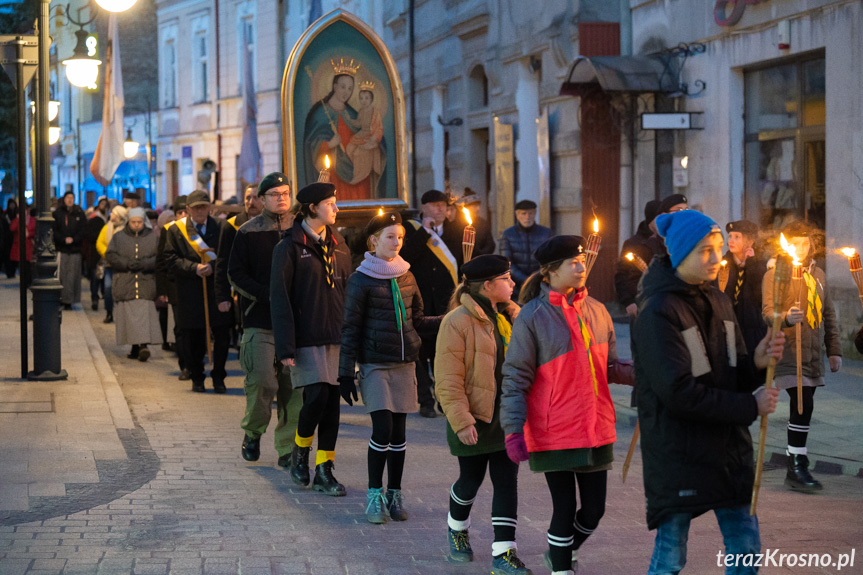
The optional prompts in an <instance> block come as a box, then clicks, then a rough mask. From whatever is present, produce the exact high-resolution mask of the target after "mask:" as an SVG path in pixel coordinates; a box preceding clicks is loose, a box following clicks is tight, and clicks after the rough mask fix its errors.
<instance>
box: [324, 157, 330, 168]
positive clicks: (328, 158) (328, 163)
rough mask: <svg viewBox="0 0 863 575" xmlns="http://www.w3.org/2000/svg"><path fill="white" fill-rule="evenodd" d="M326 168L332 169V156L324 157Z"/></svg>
mask: <svg viewBox="0 0 863 575" xmlns="http://www.w3.org/2000/svg"><path fill="white" fill-rule="evenodd" d="M324 167H325V168H326V169H328V170H329V169H330V156H329V155H324Z"/></svg>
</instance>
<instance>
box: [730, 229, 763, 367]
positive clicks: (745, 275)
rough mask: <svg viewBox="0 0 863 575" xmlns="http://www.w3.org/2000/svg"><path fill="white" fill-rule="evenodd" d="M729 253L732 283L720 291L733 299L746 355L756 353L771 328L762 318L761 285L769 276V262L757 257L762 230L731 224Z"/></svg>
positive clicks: (732, 302)
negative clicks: (768, 327) (759, 236)
mask: <svg viewBox="0 0 863 575" xmlns="http://www.w3.org/2000/svg"><path fill="white" fill-rule="evenodd" d="M725 231H726V232H727V233H728V252H727V253H726V254H725V261H726V269H727V270H728V281H727V283H726V284H725V285H724V286H723V285H720V286H719V289H721V290H723V291H724V292H725V294H726V295H727V296H728V297H730V298H731V304H732V305H733V306H734V313H735V315H736V316H737V323H738V324H739V325H740V331H742V332H743V341H745V342H746V351H747V352H749V354H750V355H752V354H753V353H755V346H757V345H758V342H759V341H761V339H762V338H763V337H764V334H765V333H767V324H766V323H765V322H764V320H763V318H762V317H761V309H762V307H761V281H762V280H763V279H764V274H765V273H766V272H767V261H766V260H764V259H763V258H762V257H760V256H759V255H758V254H756V251H755V250H756V248H757V246H756V245H755V242H756V240H757V239H758V226H757V225H756V224H755V223H754V222H750V221H748V220H739V221H736V222H729V223H728V224H726V226H725Z"/></svg>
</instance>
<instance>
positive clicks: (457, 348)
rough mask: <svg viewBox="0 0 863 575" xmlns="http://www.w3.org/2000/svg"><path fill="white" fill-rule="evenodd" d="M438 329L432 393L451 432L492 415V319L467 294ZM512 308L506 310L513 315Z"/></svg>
mask: <svg viewBox="0 0 863 575" xmlns="http://www.w3.org/2000/svg"><path fill="white" fill-rule="evenodd" d="M460 301H461V305H460V306H459V307H457V308H456V309H454V310H452V311H451V312H449V313H448V314H447V315H446V316H445V317H444V318H443V322H442V323H441V326H440V331H439V332H438V337H437V351H436V355H435V361H434V374H435V394H436V395H437V399H438V401H439V402H440V404H441V407H442V408H443V411H444V414H446V418H447V420H448V421H449V424H450V426H451V427H452V429H453V431H455V432H456V433H458V432H459V431H461V430H462V429H465V428H466V427H470V426H471V425H474V424H475V423H476V422H477V420H480V421H484V422H486V423H488V422H490V421H491V419H492V416H493V415H494V398H495V395H496V394H497V383H496V382H495V380H494V362H495V359H496V358H497V344H496V343H495V339H494V328H493V327H492V323H491V322H492V320H491V319H489V317H488V316H487V315H486V314H485V312H484V311H483V310H482V308H480V306H479V304H478V303H476V301H474V299H473V298H472V297H470V295H468V294H463V295H462V296H461V300H460ZM510 305H511V306H514V307H515V308H516V309H513V310H509V309H508V310H507V313H509V312H510V311H512V312H514V313H513V314H512V315H513V316H514V315H517V307H518V306H515V304H510Z"/></svg>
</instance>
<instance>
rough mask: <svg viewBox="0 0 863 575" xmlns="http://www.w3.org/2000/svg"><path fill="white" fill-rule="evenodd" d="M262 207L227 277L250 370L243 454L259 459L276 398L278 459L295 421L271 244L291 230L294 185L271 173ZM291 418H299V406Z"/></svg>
mask: <svg viewBox="0 0 863 575" xmlns="http://www.w3.org/2000/svg"><path fill="white" fill-rule="evenodd" d="M257 197H258V199H259V200H260V201H262V208H263V209H262V211H261V213H260V215H257V216H255V217H253V218H252V219H250V220H249V221H248V222H246V223H245V224H243V225H242V226H241V227H240V229H239V230H237V232H236V237H235V238H234V240H233V246H232V248H231V254H230V256H229V258H228V266H227V268H228V269H227V277H228V280H229V281H230V285H231V287H233V288H234V291H235V292H236V293H237V294H238V297H239V305H240V312H241V313H240V317H241V318H242V324H243V338H242V341H241V343H240V366H241V367H242V368H243V372H244V373H245V374H246V380H245V383H244V387H245V391H246V413H245V415H244V416H243V421H242V423H241V424H240V427H242V428H243V430H244V431H245V437H244V439H243V445H242V455H243V459H245V460H246V461H257V460H258V458H259V457H260V455H261V435H263V434H264V433H265V432H266V431H267V426H268V425H269V423H270V415H271V414H272V407H271V406H272V405H273V397H275V399H276V406H277V417H278V423H277V424H276V429H275V446H276V451H277V452H278V454H279V458H280V459H282V458H290V456H291V448H292V447H293V445H294V431H295V427H296V426H295V425H288V402H289V400H290V399H291V395H292V391H293V390H292V388H291V378H290V371H289V370H288V369H287V368H285V367H284V366H282V364H281V363H280V362H278V361H276V348H275V342H274V340H273V324H272V320H271V319H270V268H271V262H272V259H273V249H274V248H275V247H276V244H277V243H279V239H280V238H281V235H282V231H284V230H287V229H290V228H291V226H292V224H293V220H294V218H293V216H292V215H291V214H290V211H289V210H290V207H291V187H290V185H289V184H288V177H287V176H286V175H285V174H282V173H280V172H273V173H271V174H268V175H267V176H266V177H265V178H264V179H263V180H261V183H260V185H259V186H258V189H257ZM293 411H294V417H293V420H294V421H295V420H296V411H297V410H293Z"/></svg>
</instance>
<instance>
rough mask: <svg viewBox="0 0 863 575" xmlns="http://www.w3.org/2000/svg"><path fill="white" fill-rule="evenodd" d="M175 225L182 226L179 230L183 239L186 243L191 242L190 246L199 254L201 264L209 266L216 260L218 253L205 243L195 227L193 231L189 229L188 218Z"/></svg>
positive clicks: (178, 221)
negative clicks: (208, 264)
mask: <svg viewBox="0 0 863 575" xmlns="http://www.w3.org/2000/svg"><path fill="white" fill-rule="evenodd" d="M175 223H179V224H180V225H178V226H177V228H178V229H179V230H180V233H181V234H183V237H184V238H186V241H187V242H189V245H190V246H192V249H193V250H195V253H196V254H198V257H199V258H201V263H203V264H207V263H210V262H211V261H213V260H215V259H216V252H214V251H213V248H211V247H210V246H208V245H207V244H206V242H204V238H202V237H201V235H200V234H199V233H198V230H196V229H195V228H194V226H193V227H192V229H191V230H190V229H189V226H187V225H186V218H181V219H179V220H177V222H175Z"/></svg>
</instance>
